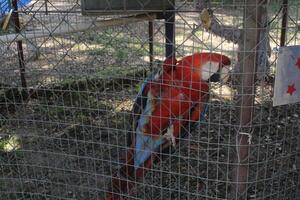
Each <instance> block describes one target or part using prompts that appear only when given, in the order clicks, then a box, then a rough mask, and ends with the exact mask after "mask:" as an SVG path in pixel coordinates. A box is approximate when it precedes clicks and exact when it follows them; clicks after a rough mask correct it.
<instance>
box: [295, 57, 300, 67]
mask: <svg viewBox="0 0 300 200" xmlns="http://www.w3.org/2000/svg"><path fill="white" fill-rule="evenodd" d="M295 65H296V66H298V68H299V69H300V58H298V59H297V62H296V64H295Z"/></svg>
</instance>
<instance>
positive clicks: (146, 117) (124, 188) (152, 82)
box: [106, 53, 230, 200]
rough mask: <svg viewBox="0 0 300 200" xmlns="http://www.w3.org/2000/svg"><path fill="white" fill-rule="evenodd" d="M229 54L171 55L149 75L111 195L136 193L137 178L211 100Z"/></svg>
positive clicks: (136, 107)
mask: <svg viewBox="0 0 300 200" xmlns="http://www.w3.org/2000/svg"><path fill="white" fill-rule="evenodd" d="M225 65H230V59H229V58H228V57H226V56H224V55H221V54H216V53H195V54H193V55H191V56H186V57H183V58H182V59H181V60H180V61H176V60H175V59H166V60H165V61H164V64H163V69H162V71H161V73H158V74H155V75H154V76H151V77H150V78H148V79H146V81H145V82H144V84H143V85H142V88H141V90H140V92H139V94H138V96H137V98H136V100H135V104H134V106H133V113H134V120H133V123H134V124H133V127H134V128H133V130H135V131H134V132H133V133H132V134H131V136H130V137H129V140H128V145H129V148H128V150H127V153H126V158H125V163H124V164H123V165H122V167H121V168H120V169H119V171H118V173H117V174H115V176H114V177H113V178H112V180H111V188H110V189H111V191H110V192H109V193H108V195H107V198H106V199H107V200H110V199H111V200H112V199H120V196H121V195H125V196H128V195H129V196H130V195H132V194H131V193H132V188H133V187H134V183H135V182H136V180H138V179H139V178H142V177H143V176H144V174H145V172H146V171H147V170H148V169H150V168H151V166H152V164H153V162H154V160H155V156H157V155H158V154H159V153H160V152H161V151H163V150H164V149H167V148H168V147H170V144H172V145H173V146H175V145H176V140H177V139H178V138H181V137H184V135H186V134H187V132H188V131H189V130H187V129H188V128H187V127H189V126H190V122H196V121H199V119H200V118H201V113H202V116H203V113H204V103H205V102H207V100H208V93H209V81H214V82H215V81H218V80H219V79H220V78H221V77H220V75H222V71H223V70H222V69H223V66H225Z"/></svg>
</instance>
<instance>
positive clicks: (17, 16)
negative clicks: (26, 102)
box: [12, 0, 27, 91]
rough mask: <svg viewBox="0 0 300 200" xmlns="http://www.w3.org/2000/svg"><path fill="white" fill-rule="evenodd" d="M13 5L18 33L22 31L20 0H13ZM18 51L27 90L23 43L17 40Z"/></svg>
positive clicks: (14, 20) (23, 84)
mask: <svg viewBox="0 0 300 200" xmlns="http://www.w3.org/2000/svg"><path fill="white" fill-rule="evenodd" d="M12 6H13V9H14V11H13V13H12V18H13V22H14V26H15V31H16V33H20V20H19V13H18V0H13V1H12ZM17 51H18V60H19V70H20V76H21V84H22V87H23V90H24V91H26V88H27V83H26V78H25V62H24V54H23V44H22V41H21V40H19V41H17Z"/></svg>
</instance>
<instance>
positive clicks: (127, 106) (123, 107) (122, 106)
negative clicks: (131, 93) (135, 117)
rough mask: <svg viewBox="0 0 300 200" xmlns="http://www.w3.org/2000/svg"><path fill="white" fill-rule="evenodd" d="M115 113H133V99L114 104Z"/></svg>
mask: <svg viewBox="0 0 300 200" xmlns="http://www.w3.org/2000/svg"><path fill="white" fill-rule="evenodd" d="M113 106H114V108H115V111H117V112H122V111H131V110H132V106H133V101H132V99H126V100H125V101H122V102H117V103H114V104H113Z"/></svg>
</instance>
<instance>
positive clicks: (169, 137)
mask: <svg viewBox="0 0 300 200" xmlns="http://www.w3.org/2000/svg"><path fill="white" fill-rule="evenodd" d="M173 133H174V125H173V124H172V125H171V126H170V127H169V128H168V129H167V133H166V134H164V135H163V137H164V138H165V139H167V140H168V141H170V142H171V143H172V145H173V147H175V145H176V141H175V139H176V138H175V137H174V135H173Z"/></svg>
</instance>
